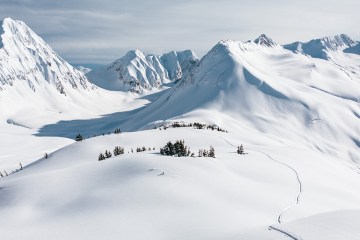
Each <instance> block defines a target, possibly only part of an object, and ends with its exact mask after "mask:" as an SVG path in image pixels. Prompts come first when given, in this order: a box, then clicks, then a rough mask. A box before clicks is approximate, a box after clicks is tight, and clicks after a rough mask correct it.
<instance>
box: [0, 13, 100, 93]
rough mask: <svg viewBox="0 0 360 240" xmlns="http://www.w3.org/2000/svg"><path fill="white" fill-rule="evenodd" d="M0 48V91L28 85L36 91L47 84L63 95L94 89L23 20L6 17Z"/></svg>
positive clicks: (3, 23)
mask: <svg viewBox="0 0 360 240" xmlns="http://www.w3.org/2000/svg"><path fill="white" fill-rule="evenodd" d="M1 28H2V31H3V32H2V34H1V40H2V41H1V44H2V48H1V49H0V90H4V89H6V88H8V87H9V86H12V85H27V86H28V88H31V90H32V91H34V92H35V91H37V90H38V89H40V88H44V86H47V85H50V86H53V87H55V88H56V89H57V91H58V92H59V93H61V94H64V95H66V94H67V92H68V91H72V90H73V89H81V90H87V91H91V90H93V89H95V86H93V85H92V84H91V83H90V82H88V80H87V79H86V77H85V76H84V75H83V74H82V73H81V72H80V71H78V70H76V69H75V68H74V67H72V66H71V65H70V64H68V63H67V62H66V61H65V60H63V59H62V58H61V57H59V56H58V55H57V54H56V53H55V52H54V51H53V50H52V49H51V47H50V46H49V45H47V44H46V43H45V42H44V41H43V40H42V39H41V38H40V37H39V36H37V35H36V34H35V33H34V32H33V31H32V30H31V29H30V28H29V27H28V26H27V25H26V24H25V23H23V22H21V21H14V20H12V19H10V18H5V19H4V20H3V22H2V26H1Z"/></svg>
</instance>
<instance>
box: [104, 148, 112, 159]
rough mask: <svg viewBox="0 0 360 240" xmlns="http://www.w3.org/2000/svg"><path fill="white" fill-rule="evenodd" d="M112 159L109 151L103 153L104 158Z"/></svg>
mask: <svg viewBox="0 0 360 240" xmlns="http://www.w3.org/2000/svg"><path fill="white" fill-rule="evenodd" d="M111 157H112V154H111V152H110V151H108V150H106V151H105V158H111Z"/></svg>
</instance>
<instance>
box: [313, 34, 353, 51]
mask: <svg viewBox="0 0 360 240" xmlns="http://www.w3.org/2000/svg"><path fill="white" fill-rule="evenodd" d="M319 40H320V41H321V43H322V45H323V46H324V47H325V48H326V49H327V50H331V51H337V50H343V49H345V48H348V47H353V46H355V45H356V42H355V41H354V40H352V39H351V38H350V37H349V36H348V35H346V34H340V35H335V36H327V37H323V38H320V39H319ZM315 41H316V40H315Z"/></svg>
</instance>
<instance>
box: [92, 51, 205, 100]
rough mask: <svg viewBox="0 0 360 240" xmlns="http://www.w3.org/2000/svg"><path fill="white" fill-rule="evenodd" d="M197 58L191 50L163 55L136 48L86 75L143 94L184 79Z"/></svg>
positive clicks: (104, 85) (102, 83)
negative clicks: (106, 65)
mask: <svg viewBox="0 0 360 240" xmlns="http://www.w3.org/2000/svg"><path fill="white" fill-rule="evenodd" d="M198 61H199V59H198V58H197V56H196V55H195V54H194V52H193V51H191V50H186V51H181V52H175V51H172V52H169V53H165V54H162V55H154V54H145V53H143V52H141V51H140V50H133V51H129V52H128V53H127V54H126V55H125V56H124V57H122V58H120V59H118V60H116V61H115V62H114V63H112V64H110V65H109V66H108V67H106V68H102V69H98V70H93V71H91V72H90V73H89V74H87V76H88V78H89V79H90V80H91V81H92V82H93V83H95V84H96V85H98V86H100V87H102V88H105V89H109V90H121V91H132V92H137V93H141V92H143V91H144V90H145V91H146V90H151V89H154V88H158V87H160V86H161V85H163V84H164V83H169V82H172V81H176V80H179V79H181V78H182V77H183V76H186V75H187V74H188V73H189V72H190V71H191V70H192V69H193V67H194V66H195V65H196V63H197V62H198Z"/></svg>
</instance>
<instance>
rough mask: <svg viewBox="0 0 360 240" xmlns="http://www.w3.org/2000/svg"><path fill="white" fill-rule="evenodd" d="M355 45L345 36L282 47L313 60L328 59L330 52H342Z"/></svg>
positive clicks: (329, 37) (354, 42)
mask: <svg viewBox="0 0 360 240" xmlns="http://www.w3.org/2000/svg"><path fill="white" fill-rule="evenodd" d="M356 44H357V42H356V41H354V40H352V39H351V38H350V37H349V36H348V35H346V34H340V35H335V36H328V37H323V38H319V39H313V40H311V41H309V42H306V43H303V42H294V43H290V44H286V45H284V46H283V47H284V48H285V49H288V50H290V51H293V52H294V53H301V54H306V55H309V56H311V57H314V58H321V59H329V54H330V53H331V52H338V51H343V50H344V49H346V48H351V47H354V46H355V45H356Z"/></svg>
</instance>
